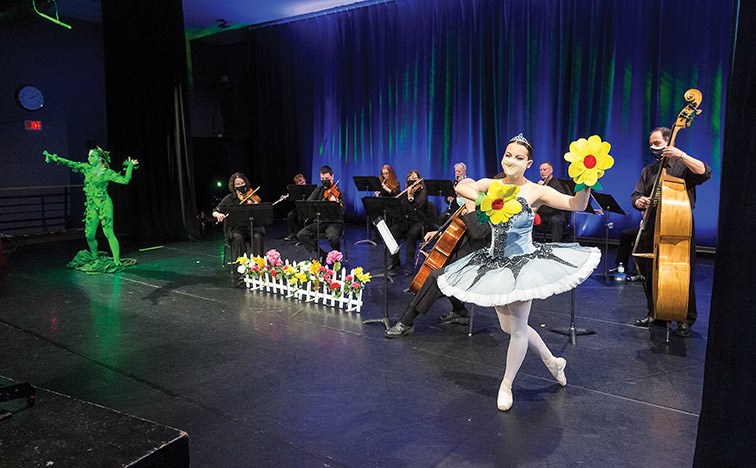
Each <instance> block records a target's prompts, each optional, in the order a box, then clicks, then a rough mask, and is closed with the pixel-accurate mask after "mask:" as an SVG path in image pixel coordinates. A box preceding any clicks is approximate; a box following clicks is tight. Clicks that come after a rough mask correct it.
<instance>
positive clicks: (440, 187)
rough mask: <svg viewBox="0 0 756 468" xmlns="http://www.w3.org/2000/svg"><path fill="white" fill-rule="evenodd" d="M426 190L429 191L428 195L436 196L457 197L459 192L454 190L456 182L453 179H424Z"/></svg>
mask: <svg viewBox="0 0 756 468" xmlns="http://www.w3.org/2000/svg"><path fill="white" fill-rule="evenodd" d="M423 185H425V190H427V191H428V195H433V196H436V197H456V196H457V192H455V191H454V183H453V182H452V181H451V180H428V179H424V180H423Z"/></svg>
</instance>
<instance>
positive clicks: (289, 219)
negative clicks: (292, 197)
mask: <svg viewBox="0 0 756 468" xmlns="http://www.w3.org/2000/svg"><path fill="white" fill-rule="evenodd" d="M294 184H295V185H307V179H306V178H305V176H304V175H303V174H297V175H295V176H294ZM287 198H289V194H288V193H287V194H286V195H283V196H282V197H281V199H282V200H285V199H287ZM286 226H287V227H288V228H289V232H288V233H287V234H286V237H284V240H287V241H290V240H294V239H296V238H297V233H298V232H299V231H300V230H301V229H302V226H303V223H302V220H301V219H299V215H298V214H297V208H296V207H294V208H292V209H291V211H289V213H288V214H287V215H286Z"/></svg>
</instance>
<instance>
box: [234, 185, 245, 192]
mask: <svg viewBox="0 0 756 468" xmlns="http://www.w3.org/2000/svg"><path fill="white" fill-rule="evenodd" d="M236 191H237V192H239V193H244V192H246V191H247V186H246V185H239V186H238V187H236Z"/></svg>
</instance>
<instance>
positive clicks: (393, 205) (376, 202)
mask: <svg viewBox="0 0 756 468" xmlns="http://www.w3.org/2000/svg"><path fill="white" fill-rule="evenodd" d="M362 203H364V205H365V211H366V212H367V213H369V214H371V215H372V216H373V224H375V226H376V228H378V233H379V234H380V235H381V239H383V245H384V248H383V318H380V319H367V320H363V321H362V323H383V326H384V327H385V328H386V330H388V329H389V328H391V322H390V321H389V315H388V283H389V281H393V280H392V279H391V277H390V276H389V274H388V255H389V253H391V255H393V254H395V253H397V252H399V244H397V243H396V239H394V236H393V235H392V234H391V231H390V230H389V228H388V226H386V221H385V217H386V215H388V214H389V213H392V212H395V213H401V211H402V205H401V201H400V200H398V199H396V198H387V197H365V198H363V199H362ZM381 215H382V216H381ZM389 246H391V252H389ZM379 276H381V275H375V276H374V278H377V277H379Z"/></svg>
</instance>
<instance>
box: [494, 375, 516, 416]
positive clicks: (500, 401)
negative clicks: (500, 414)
mask: <svg viewBox="0 0 756 468" xmlns="http://www.w3.org/2000/svg"><path fill="white" fill-rule="evenodd" d="M512 403H513V399H512V382H510V381H509V380H507V379H504V380H502V381H501V385H499V396H498V397H497V398H496V406H498V407H499V409H500V410H501V411H507V410H509V408H511V407H512Z"/></svg>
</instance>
